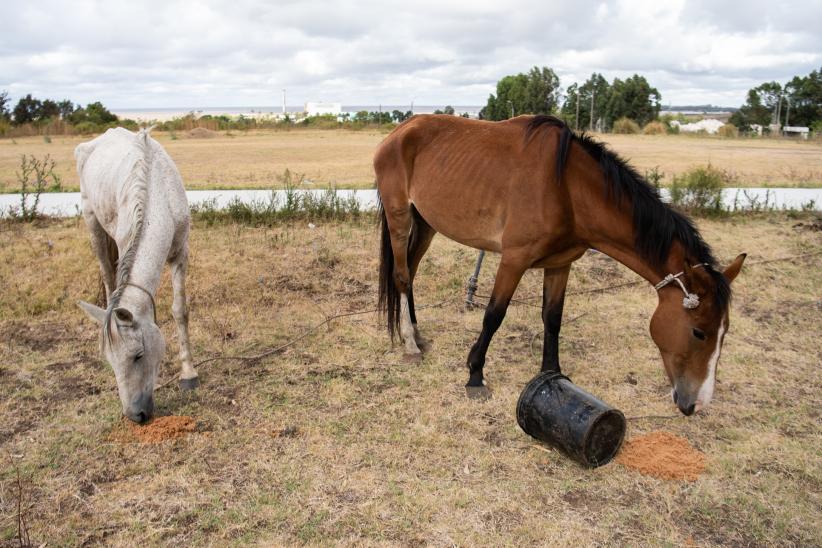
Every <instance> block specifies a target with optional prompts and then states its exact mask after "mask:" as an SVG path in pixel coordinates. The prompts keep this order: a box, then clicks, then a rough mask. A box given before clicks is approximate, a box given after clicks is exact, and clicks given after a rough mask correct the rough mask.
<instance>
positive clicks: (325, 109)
mask: <svg viewBox="0 0 822 548" xmlns="http://www.w3.org/2000/svg"><path fill="white" fill-rule="evenodd" d="M305 114H306V115H307V116H324V115H327V114H331V115H333V116H339V115H340V114H342V103H306V104H305Z"/></svg>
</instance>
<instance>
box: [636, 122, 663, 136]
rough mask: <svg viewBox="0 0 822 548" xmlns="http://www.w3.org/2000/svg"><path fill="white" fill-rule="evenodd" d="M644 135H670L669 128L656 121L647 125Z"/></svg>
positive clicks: (643, 130) (643, 129)
mask: <svg viewBox="0 0 822 548" xmlns="http://www.w3.org/2000/svg"><path fill="white" fill-rule="evenodd" d="M642 133H644V134H645V135H665V134H666V133H668V127H667V126H666V125H665V124H663V123H662V122H660V121H658V120H654V121H653V122H648V123H647V124H645V127H644V128H642Z"/></svg>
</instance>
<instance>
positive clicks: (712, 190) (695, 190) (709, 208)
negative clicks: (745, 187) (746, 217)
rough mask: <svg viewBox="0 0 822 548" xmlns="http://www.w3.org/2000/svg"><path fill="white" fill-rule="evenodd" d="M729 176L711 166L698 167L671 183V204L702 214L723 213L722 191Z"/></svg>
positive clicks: (675, 178)
mask: <svg viewBox="0 0 822 548" xmlns="http://www.w3.org/2000/svg"><path fill="white" fill-rule="evenodd" d="M727 180H728V175H727V173H725V172H724V171H722V170H720V169H716V168H714V167H713V166H711V164H708V165H707V166H705V167H697V168H694V169H691V170H690V171H688V172H686V173H684V174H683V175H681V176H679V177H676V176H674V180H673V182H672V183H671V202H672V203H673V204H674V205H676V206H678V207H680V208H682V209H685V210H688V211H692V212H694V213H700V214H719V213H721V212H722V189H723V187H724V186H725V183H726V181H727Z"/></svg>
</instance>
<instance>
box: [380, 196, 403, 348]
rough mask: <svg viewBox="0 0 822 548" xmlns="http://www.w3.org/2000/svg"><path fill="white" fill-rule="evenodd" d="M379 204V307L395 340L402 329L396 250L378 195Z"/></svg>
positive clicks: (392, 338)
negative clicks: (395, 258) (395, 277)
mask: <svg viewBox="0 0 822 548" xmlns="http://www.w3.org/2000/svg"><path fill="white" fill-rule="evenodd" d="M377 203H378V209H379V218H380V232H381V233H382V235H381V237H380V289H379V292H380V294H379V297H380V298H379V304H378V305H377V307H378V308H379V309H380V311H381V312H382V313H383V314H385V318H386V321H387V324H388V333H389V335H391V340H392V341H393V340H394V333H396V332H397V330H398V329H399V327H400V292H399V291H398V290H397V284H396V283H395V282H394V249H393V248H392V247H391V233H390V231H389V230H388V220H387V219H386V218H385V209H384V208H383V206H382V200H380V199H379V194H377Z"/></svg>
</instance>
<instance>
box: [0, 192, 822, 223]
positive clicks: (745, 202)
mask: <svg viewBox="0 0 822 548" xmlns="http://www.w3.org/2000/svg"><path fill="white" fill-rule="evenodd" d="M272 192H273V193H274V195H276V196H277V197H278V199H279V200H280V203H282V201H283V198H284V196H285V191H283V190H274V191H272V190H188V191H186V196H187V197H188V203H189V204H191V205H194V204H201V203H203V202H211V203H213V204H214V206H215V207H216V208H217V209H223V208H225V207H226V206H227V205H228V203H229V202H231V201H232V200H234V199H239V200H240V201H242V202H244V203H253V202H267V201H268V200H269V199H271V196H272ZM298 192H300V193H315V194H321V193H323V192H325V191H324V190H319V189H317V190H313V189H312V190H300V191H298ZM337 194H338V196H339V197H341V198H343V199H347V198H349V197H350V196H354V197H355V198H356V199H357V201H359V203H360V206H361V207H362V208H363V209H371V208H374V207H376V205H377V192H376V191H375V190H373V189H363V190H345V189H344V190H338V191H337ZM662 196H663V199H668V193H667V191H666V190H665V189H663V191H662ZM812 200H813V201H814V202H815V209H817V210H819V209H822V188H726V189H724V190H723V191H722V202H723V205H725V206H726V207H728V208H731V209H732V208H734V207H736V208H737V209H746V208H750V205H751V203H752V202H756V203H757V204H759V205H760V206H762V205H765V204H766V203H767V206H768V207H773V208H776V209H799V208H800V207H802V206H803V205H806V204H808V203H809V202H810V201H812ZM19 205H20V195H19V194H0V216H5V215H7V214H8V211H9V208H11V207H16V206H19ZM39 210H40V212H41V213H45V214H46V215H51V216H54V217H72V216H74V215H77V214H79V212H80V193H79V192H59V193H47V194H42V195H41V196H40V207H39Z"/></svg>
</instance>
